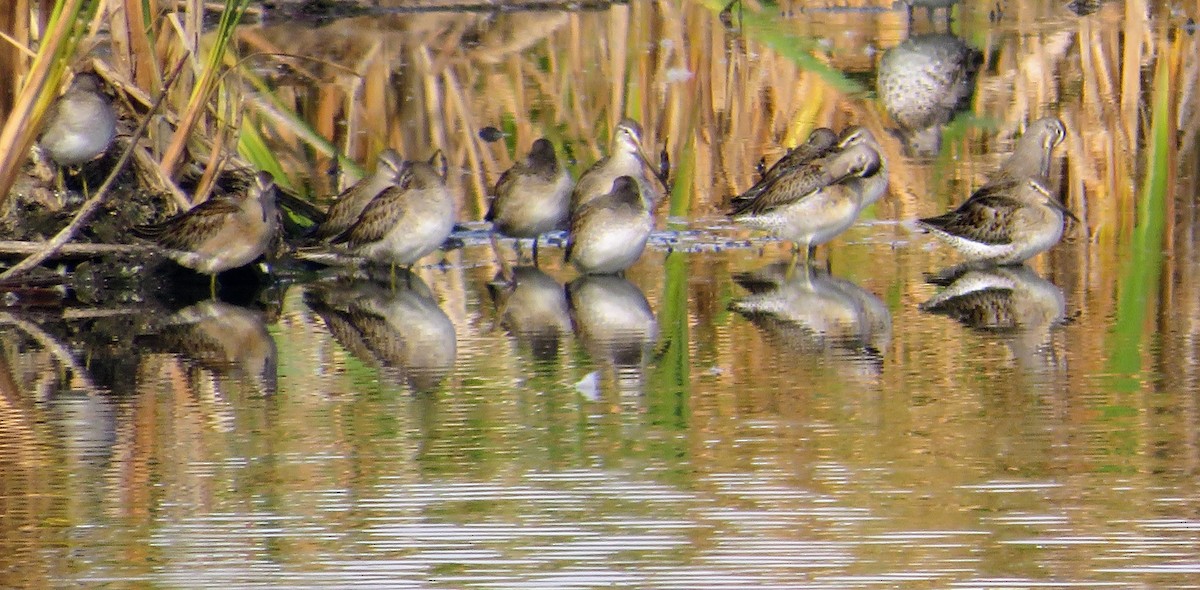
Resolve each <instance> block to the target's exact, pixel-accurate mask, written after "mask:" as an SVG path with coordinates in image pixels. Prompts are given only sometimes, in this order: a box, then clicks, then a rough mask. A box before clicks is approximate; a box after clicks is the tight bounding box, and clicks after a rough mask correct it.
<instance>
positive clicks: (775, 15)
mask: <svg viewBox="0 0 1200 590" xmlns="http://www.w3.org/2000/svg"><path fill="white" fill-rule="evenodd" d="M702 4H703V5H704V6H705V7H707V8H709V9H710V10H713V11H716V12H720V11H721V9H723V8H725V6H726V4H728V0H703V2H702ZM733 19H734V21H733V23H734V26H740V27H741V30H742V33H743V34H745V35H746V37H748V38H750V39H753V40H755V41H758V42H759V43H762V44H763V45H764V46H765V47H769V48H771V49H772V50H774V51H775V52H776V53H778V54H779V55H781V56H783V57H786V58H788V59H790V60H792V61H793V62H795V63H796V65H798V66H800V67H801V68H802V69H804V70H807V71H810V72H812V73H814V74H816V75H818V76H820V77H821V79H822V80H824V81H825V82H826V83H827V84H829V85H830V86H832V87H833V88H834V89H836V90H839V91H841V92H845V93H859V92H864V91H865V90H866V89H865V88H864V87H863V86H862V85H861V84H859V83H858V82H855V81H854V80H851V79H850V78H848V77H846V75H845V74H843V73H842V72H841V71H839V70H838V69H837V68H834V67H832V66H830V65H828V64H826V63H824V62H822V61H821V60H819V59H817V58H816V57H815V56H814V55H813V50H814V49H818V48H819V46H818V44H817V42H816V41H815V40H813V39H810V38H808V37H802V36H800V35H797V34H795V33H794V32H792V31H791V30H790V29H789V27H788V26H787V21H786V19H785V18H784V17H783V16H782V15H780V14H779V11H778V10H765V11H763V12H757V11H755V10H754V9H748V8H745V7H742V6H740V3H739V5H735V6H734V7H733Z"/></svg>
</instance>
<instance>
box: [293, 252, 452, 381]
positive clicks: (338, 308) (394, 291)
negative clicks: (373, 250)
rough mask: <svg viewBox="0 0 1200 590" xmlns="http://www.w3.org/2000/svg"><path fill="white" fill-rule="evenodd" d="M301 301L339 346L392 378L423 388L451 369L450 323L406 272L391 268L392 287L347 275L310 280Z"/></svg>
mask: <svg viewBox="0 0 1200 590" xmlns="http://www.w3.org/2000/svg"><path fill="white" fill-rule="evenodd" d="M388 282H389V283H390V282H391V281H390V279H389V281H388ZM304 302H305V303H306V304H307V305H308V307H309V309H311V310H313V312H315V313H316V314H317V315H318V316H320V317H321V320H322V321H324V322H325V326H326V328H328V329H329V332H330V334H332V335H333V337H334V339H335V340H337V342H338V343H339V344H341V345H342V347H343V348H345V349H346V350H347V351H348V352H350V354H352V355H354V356H355V357H356V358H358V359H359V360H361V361H362V362H364V363H366V364H368V365H370V366H372V367H375V368H377V369H379V371H380V373H381V374H382V375H384V376H385V378H387V379H389V380H391V381H392V382H394V383H397V384H406V385H407V386H408V387H409V388H411V389H412V390H413V391H416V392H428V391H432V390H434V389H436V388H437V387H438V386H439V385H441V383H442V381H443V380H444V379H445V378H446V377H447V376H448V375H449V374H450V372H451V370H453V368H454V360H455V358H456V355H457V352H458V350H457V346H458V341H457V336H456V334H455V331H454V324H453V323H452V322H451V321H450V317H449V316H447V315H446V312H445V311H442V308H441V307H439V306H438V303H437V301H436V300H435V299H434V297H433V293H432V292H431V291H430V290H429V286H428V285H426V284H425V282H424V281H422V280H421V278H420V277H418V276H416V275H415V274H413V273H411V272H408V271H397V275H396V278H395V287H394V288H393V287H391V286H390V285H388V284H384V283H380V282H375V281H372V280H367V279H349V278H344V279H339V280H337V281H334V282H331V283H324V284H314V285H311V286H309V287H308V288H307V290H306V291H305V293H304Z"/></svg>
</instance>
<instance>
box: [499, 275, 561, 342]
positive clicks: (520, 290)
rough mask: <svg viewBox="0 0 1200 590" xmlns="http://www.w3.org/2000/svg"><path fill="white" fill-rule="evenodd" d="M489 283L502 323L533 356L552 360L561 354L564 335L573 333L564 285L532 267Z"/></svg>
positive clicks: (501, 276) (500, 276)
mask: <svg viewBox="0 0 1200 590" xmlns="http://www.w3.org/2000/svg"><path fill="white" fill-rule="evenodd" d="M511 275H512V276H511V278H507V279H506V278H505V277H504V275H503V274H499V275H497V276H496V278H495V279H493V280H492V282H490V283H488V292H489V293H490V294H491V296H492V301H493V303H495V305H496V309H497V312H498V314H499V316H500V325H501V326H504V328H505V329H506V330H508V332H509V334H511V335H512V336H513V338H514V339H516V341H517V343H518V344H519V345H521V346H527V347H528V348H529V349H530V351H531V352H532V353H533V357H534V358H535V359H537V360H539V361H549V360H553V359H555V358H557V357H558V354H559V350H560V344H561V342H562V338H563V336H564V335H566V334H569V333H570V332H571V316H570V310H569V309H568V307H567V296H566V293H564V292H563V287H562V285H561V284H559V282H558V281H556V280H555V279H554V278H553V277H551V276H550V275H548V274H546V273H544V272H542V271H540V270H538V269H537V268H535V267H532V266H518V267H515V268H513V269H512V273H511Z"/></svg>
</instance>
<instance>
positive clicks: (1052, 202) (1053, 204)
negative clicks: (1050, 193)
mask: <svg viewBox="0 0 1200 590" xmlns="http://www.w3.org/2000/svg"><path fill="white" fill-rule="evenodd" d="M1046 200H1047V201H1049V203H1050V206H1051V207H1054V208H1055V209H1058V210H1059V211H1062V213H1063V215H1066V216H1067V217H1070V218H1071V221H1074V222H1075V223H1080V221H1079V218H1078V217H1075V214H1074V213H1071V210H1070V209H1067V206H1066V205H1064V204H1062V202H1061V201H1059V200H1058V199H1056V198H1054V197H1050V198H1049V199H1046Z"/></svg>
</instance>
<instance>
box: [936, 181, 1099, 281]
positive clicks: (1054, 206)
mask: <svg viewBox="0 0 1200 590" xmlns="http://www.w3.org/2000/svg"><path fill="white" fill-rule="evenodd" d="M1064 215H1067V216H1069V217H1071V218H1072V219H1076V217H1075V216H1074V215H1072V214H1071V212H1070V211H1068V210H1067V208H1066V207H1065V206H1063V204H1062V203H1060V202H1059V201H1058V199H1057V198H1056V197H1055V196H1054V195H1052V194H1050V191H1049V189H1047V188H1046V181H1045V179H1044V178H1039V177H1029V178H1027V179H1025V181H1024V182H1021V183H1017V184H1015V185H1013V186H1012V187H1010V188H1007V189H1005V190H996V191H993V192H990V193H988V194H986V195H981V196H972V197H971V198H969V199H967V201H966V202H964V203H963V204H962V205H959V207H958V208H957V209H954V210H953V211H950V212H947V213H943V214H942V215H939V216H937V217H927V218H925V219H921V220H920V221H919V222H918V223H919V224H920V225H921V226H922V227H924V228H926V229H928V230H930V231H932V232H933V234H934V235H935V236H937V237H938V238H940V239H942V240H943V241H945V242H946V243H948V244H950V245H951V246H952V247H954V248H955V249H956V250H958V251H959V252H960V253H961V254H962V255H963V256H964V257H965V258H966V259H967V261H968V262H974V263H983V264H994V265H1005V264H1017V263H1020V262H1024V261H1025V260H1028V259H1029V258H1032V257H1033V256H1036V255H1037V254H1040V253H1042V252H1045V251H1046V250H1049V249H1050V248H1051V247H1052V246H1054V245H1055V244H1057V243H1058V241H1059V240H1060V239H1062V233H1063V216H1064Z"/></svg>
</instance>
